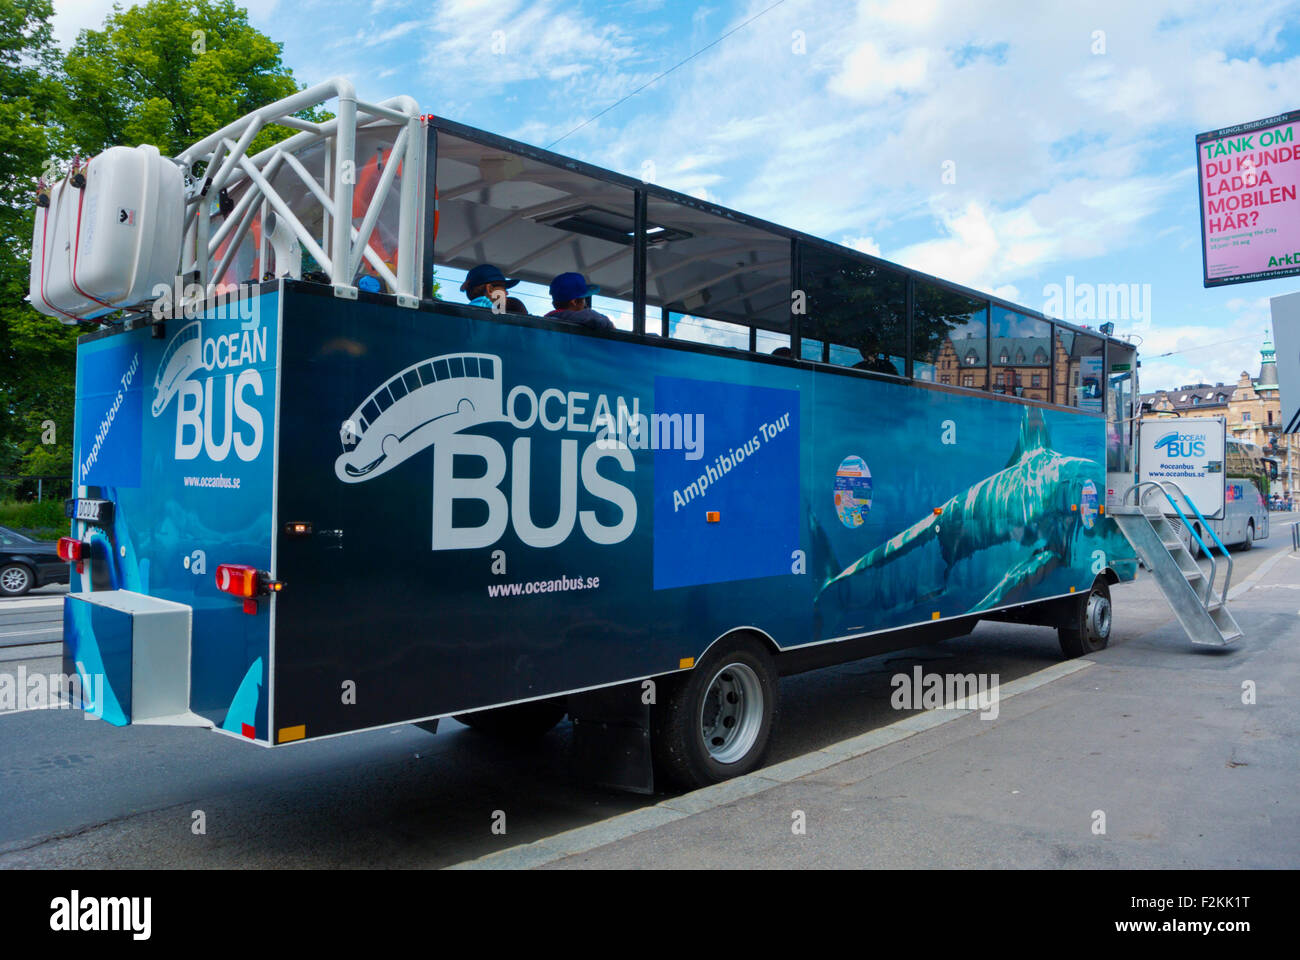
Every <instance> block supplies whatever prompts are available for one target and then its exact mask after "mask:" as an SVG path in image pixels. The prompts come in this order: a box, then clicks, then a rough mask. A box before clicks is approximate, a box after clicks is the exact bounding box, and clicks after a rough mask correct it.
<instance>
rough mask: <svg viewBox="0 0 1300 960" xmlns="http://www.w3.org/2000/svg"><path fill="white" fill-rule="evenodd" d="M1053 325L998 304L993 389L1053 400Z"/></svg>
mask: <svg viewBox="0 0 1300 960" xmlns="http://www.w3.org/2000/svg"><path fill="white" fill-rule="evenodd" d="M1051 356H1052V325H1051V324H1050V323H1048V322H1047V321H1046V320H1038V319H1035V318H1034V317H1027V316H1025V315H1024V314H1022V313H1016V312H1015V311H1014V310H1006V309H1004V308H1002V307H995V308H994V310H993V338H992V353H991V356H990V362H991V367H992V372H993V392H994V393H1005V394H1008V395H1010V396H1016V397H1028V398H1029V399H1031V400H1051V399H1052V388H1051V383H1050V375H1051Z"/></svg>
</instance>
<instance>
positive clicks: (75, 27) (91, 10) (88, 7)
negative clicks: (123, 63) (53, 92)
mask: <svg viewBox="0 0 1300 960" xmlns="http://www.w3.org/2000/svg"><path fill="white" fill-rule="evenodd" d="M114 2H117V3H119V4H120V5H121V6H122V7H123V8H125V9H129V8H131V7H134V6H138V0H54V17H53V18H52V19H51V21H50V25H51V27H52V28H53V34H54V42H55V43H57V44H58V45H59V46H60V47H61V48H62V49H64V50H67V49H68V48H69V47H71V46H72V45H73V44H74V43H75V42H76V40H77V34H78V33H80V32H81V31H82V30H101V29H103V27H104V21H105V20H106V19H108V17H109V15H111V14H112V12H113V4H114ZM278 3H279V0H240V4H239V5H240V6H241V7H243V8H244V9H246V10H247V11H248V13H249V20H250V21H251V22H252V23H254V25H257V24H258V23H264V22H265V21H266V20H268V19H269V18H270V17H271V15H272V14H273V13H274V12H275V9H276V6H277V5H278Z"/></svg>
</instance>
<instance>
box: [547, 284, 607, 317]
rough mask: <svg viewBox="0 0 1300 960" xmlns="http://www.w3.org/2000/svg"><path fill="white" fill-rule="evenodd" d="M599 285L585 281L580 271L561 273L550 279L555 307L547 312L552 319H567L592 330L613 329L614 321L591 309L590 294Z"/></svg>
mask: <svg viewBox="0 0 1300 960" xmlns="http://www.w3.org/2000/svg"><path fill="white" fill-rule="evenodd" d="M593 293H600V287H597V286H594V285H591V284H588V283H587V278H586V277H584V276H583V275H582V274H580V273H562V274H560V275H559V276H558V277H556V278H555V279H554V280H552V281H551V303H552V304H553V305H554V306H555V309H554V310H552V311H551V312H550V313H548V314H547V316H548V317H550V318H552V319H554V320H569V321H571V322H573V323H580V324H582V325H583V326H584V327H591V328H592V329H594V330H613V329H614V321H612V320H610V319H609V317H607V316H605V315H604V314H603V313H597V312H596V311H595V310H593V309H591V295H592V294H593Z"/></svg>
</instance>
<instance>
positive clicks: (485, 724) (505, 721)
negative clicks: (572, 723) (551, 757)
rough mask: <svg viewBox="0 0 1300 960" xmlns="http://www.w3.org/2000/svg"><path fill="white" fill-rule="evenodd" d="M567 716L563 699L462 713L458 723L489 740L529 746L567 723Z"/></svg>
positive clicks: (458, 716) (536, 701)
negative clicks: (493, 738)
mask: <svg viewBox="0 0 1300 960" xmlns="http://www.w3.org/2000/svg"><path fill="white" fill-rule="evenodd" d="M567 712H568V708H567V705H566V703H565V701H564V699H563V698H561V699H559V700H534V701H532V702H531V703H516V704H512V705H511V706H508V707H495V708H493V709H491V710H478V711H476V712H474V713H459V714H457V715H456V719H457V720H459V721H460V722H461V723H463V724H465V726H467V727H469V728H470V729H471V730H476V731H478V732H479V733H482V734H486V735H487V736H490V737H496V738H497V739H499V740H509V741H512V742H515V743H526V742H528V741H531V740H539V739H541V738H542V737H543V736H545V735H546V734H547V733H549V732H550V731H551V729H552V728H553V727H554V726H555V725H556V724H557V723H559V722H560V721H561V720H563V719H564V715H565V713H567Z"/></svg>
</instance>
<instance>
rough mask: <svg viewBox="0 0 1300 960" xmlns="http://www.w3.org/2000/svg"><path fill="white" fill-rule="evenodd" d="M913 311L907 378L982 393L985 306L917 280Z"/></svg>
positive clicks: (985, 365)
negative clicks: (943, 383) (910, 361)
mask: <svg viewBox="0 0 1300 960" xmlns="http://www.w3.org/2000/svg"><path fill="white" fill-rule="evenodd" d="M913 310H914V317H913V321H912V330H913V333H912V337H913V340H912V343H913V350H914V351H915V353H914V358H913V361H912V376H914V377H915V378H916V379H917V380H929V381H939V378H940V376H946V377H947V378H948V381H947V382H948V383H951V384H953V385H954V386H968V387H971V388H973V389H976V390H987V389H988V357H987V353H988V302H987V301H984V300H977V299H975V298H973V297H968V296H966V295H965V294H962V293H958V292H957V291H955V290H949V289H947V288H946V287H941V286H939V285H938V284H934V283H930V282H929V281H926V280H917V281H916V287H915V294H914V307H913ZM940 382H942V381H940Z"/></svg>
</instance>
